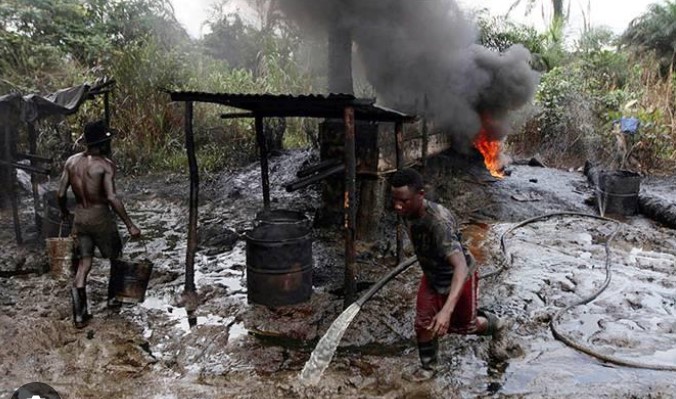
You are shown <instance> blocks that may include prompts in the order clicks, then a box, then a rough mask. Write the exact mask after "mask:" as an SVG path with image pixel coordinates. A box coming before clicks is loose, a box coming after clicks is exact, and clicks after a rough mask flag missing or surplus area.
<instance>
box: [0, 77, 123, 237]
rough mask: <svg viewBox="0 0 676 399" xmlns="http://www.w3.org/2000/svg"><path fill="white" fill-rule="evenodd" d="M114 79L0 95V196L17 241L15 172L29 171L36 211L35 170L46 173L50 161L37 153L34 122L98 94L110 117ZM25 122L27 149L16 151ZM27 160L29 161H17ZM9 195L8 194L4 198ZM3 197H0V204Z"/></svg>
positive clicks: (66, 112)
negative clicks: (9, 212)
mask: <svg viewBox="0 0 676 399" xmlns="http://www.w3.org/2000/svg"><path fill="white" fill-rule="evenodd" d="M114 84H115V81H114V80H111V79H108V78H103V79H100V80H98V81H96V82H95V83H94V84H88V83H85V84H82V85H79V86H73V87H69V88H66V89H62V90H59V91H57V92H54V93H51V94H48V95H45V96H39V95H37V94H29V95H26V96H21V95H20V94H15V93H13V94H7V95H4V96H1V97H0V130H1V132H2V139H1V140H0V184H2V186H4V187H8V188H9V190H4V191H3V193H2V194H0V196H2V195H4V196H5V199H9V201H10V203H11V207H12V215H13V219H14V233H15V236H16V240H17V242H18V243H20V244H21V243H22V242H23V239H22V236H21V225H20V222H19V205H18V199H17V195H16V172H15V169H22V170H25V171H26V172H29V173H31V185H32V191H33V204H34V208H35V214H36V223H37V213H38V207H39V205H38V204H39V202H40V200H39V195H38V184H37V180H36V178H35V177H36V174H45V175H47V174H49V173H50V170H49V168H48V167H45V165H49V164H50V163H51V162H52V159H51V158H48V157H42V156H39V155H37V132H36V129H35V123H36V122H37V121H39V120H41V119H43V118H46V117H49V116H52V115H71V114H74V113H75V112H77V111H78V109H79V108H80V105H81V104H82V103H83V102H84V101H85V100H87V99H93V98H95V97H96V96H98V95H103V96H104V108H105V119H106V123H108V122H109V121H110V106H109V93H110V92H111V91H112V86H113V85H114ZM22 124H25V126H26V129H27V131H28V153H20V152H18V150H17V148H18V141H19V128H20V127H21V125H22ZM24 160H27V161H29V164H27V165H26V164H24V163H20V161H24ZM7 197H8V198H7ZM2 202H3V198H0V205H2Z"/></svg>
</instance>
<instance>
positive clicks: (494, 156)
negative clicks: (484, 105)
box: [474, 118, 505, 179]
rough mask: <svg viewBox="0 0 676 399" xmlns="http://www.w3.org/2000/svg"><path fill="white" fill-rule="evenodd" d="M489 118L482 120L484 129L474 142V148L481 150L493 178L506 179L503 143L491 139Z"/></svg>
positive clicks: (482, 128)
mask: <svg viewBox="0 0 676 399" xmlns="http://www.w3.org/2000/svg"><path fill="white" fill-rule="evenodd" d="M486 119H487V118H482V121H483V122H484V123H482V127H481V130H480V131H479V135H478V136H477V138H476V139H475V140H474V146H475V147H476V148H477V150H479V152H480V153H481V155H483V157H484V164H485V165H486V168H487V169H488V171H489V172H490V173H491V176H493V177H497V178H499V179H502V178H504V177H505V172H504V167H503V165H502V161H501V157H502V141H501V140H494V139H492V138H491V137H490V135H489V131H488V129H487V125H488V126H490V121H487V120H486ZM486 122H488V123H486Z"/></svg>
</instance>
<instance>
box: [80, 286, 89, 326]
mask: <svg viewBox="0 0 676 399" xmlns="http://www.w3.org/2000/svg"><path fill="white" fill-rule="evenodd" d="M77 294H78V296H79V298H80V303H81V306H82V320H83V321H84V322H85V323H86V322H88V321H89V320H91V318H92V315H91V313H89V305H88V304H87V288H85V287H82V288H78V289H77Z"/></svg>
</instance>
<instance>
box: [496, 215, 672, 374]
mask: <svg viewBox="0 0 676 399" xmlns="http://www.w3.org/2000/svg"><path fill="white" fill-rule="evenodd" d="M554 216H579V217H589V218H593V219H598V220H604V221H608V222H613V223H617V224H618V228H617V229H616V230H615V231H614V232H613V233H611V234H610V236H608V240H606V242H605V245H604V247H605V251H606V262H605V266H606V279H605V281H604V282H603V284H602V285H601V287H599V289H598V290H596V291H595V292H594V293H592V294H591V295H590V296H589V297H586V298H583V299H581V300H579V301H576V302H574V303H572V304H570V305H568V306H566V307H565V308H563V309H560V310H559V311H558V312H556V314H555V315H554V317H553V318H552V321H551V322H550V327H551V329H552V334H553V335H554V337H555V338H556V339H558V340H560V341H561V342H563V343H564V344H566V345H568V346H569V347H571V348H573V349H576V350H578V351H580V352H583V353H586V354H587V355H589V356H593V357H595V358H597V359H600V360H603V361H605V362H608V363H613V364H617V365H620V366H626V367H634V368H641V369H649V370H663V371H676V365H667V364H651V363H644V362H636V361H631V360H626V359H622V358H619V357H615V356H609V355H605V354H603V353H599V352H597V351H595V350H593V349H591V348H590V347H588V346H585V345H583V344H581V343H579V342H576V341H575V340H573V339H572V338H570V337H568V336H566V335H564V334H563V333H562V332H561V331H559V329H558V327H557V323H558V320H559V318H560V317H561V315H563V314H564V313H565V312H567V311H569V310H570V309H572V308H574V307H576V306H580V305H584V304H587V303H589V302H591V301H593V300H594V299H596V298H598V296H599V295H600V294H601V293H602V292H603V291H604V290H605V289H606V288H608V285H610V277H611V272H610V266H611V264H610V242H611V241H612V240H613V239H614V238H615V235H616V234H617V233H618V231H619V230H620V226H619V222H618V221H617V220H613V219H609V218H606V217H603V216H598V215H590V214H586V213H577V212H558V213H551V214H547V215H543V216H538V217H534V218H531V219H528V220H525V221H523V222H521V223H519V224H517V225H515V226H513V227H511V228H510V229H508V230H506V231H505V232H504V233H502V235H501V236H500V246H501V248H502V252H503V254H504V255H505V257H507V248H506V245H505V236H506V235H507V234H508V233H510V232H512V231H514V230H516V229H518V228H520V227H523V226H525V225H527V224H530V223H533V222H537V221H540V220H544V219H548V218H551V217H554ZM508 262H509V260H507V261H506V262H505V264H504V265H503V266H502V267H501V268H500V269H498V270H496V271H495V272H493V273H491V275H494V274H498V273H500V272H502V270H504V268H505V267H506V265H507V263H508Z"/></svg>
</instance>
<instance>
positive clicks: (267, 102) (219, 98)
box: [167, 91, 415, 122]
mask: <svg viewBox="0 0 676 399" xmlns="http://www.w3.org/2000/svg"><path fill="white" fill-rule="evenodd" d="M167 93H169V95H170V96H171V99H172V100H173V101H195V102H208V103H215V104H222V105H227V106H230V107H234V108H239V109H244V110H247V111H250V112H252V113H254V114H255V115H258V116H262V117H272V116H277V117H290V116H305V117H317V118H342V117H343V112H344V110H345V107H347V106H352V107H353V108H354V111H355V119H358V120H371V121H390V122H397V121H401V122H410V121H413V120H415V117H414V116H411V115H407V114H405V113H403V112H399V111H395V110H392V109H388V108H385V107H380V106H378V105H375V101H376V100H375V99H370V98H357V97H355V96H353V95H351V94H340V93H332V94H327V95H323V94H305V95H289V94H242V93H209V92H198V91H167Z"/></svg>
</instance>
